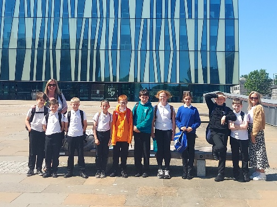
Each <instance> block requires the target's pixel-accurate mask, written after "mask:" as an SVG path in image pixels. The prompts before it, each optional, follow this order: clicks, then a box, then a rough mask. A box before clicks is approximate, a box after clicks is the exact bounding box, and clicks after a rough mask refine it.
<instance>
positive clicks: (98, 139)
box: [93, 100, 113, 178]
mask: <svg viewBox="0 0 277 207" xmlns="http://www.w3.org/2000/svg"><path fill="white" fill-rule="evenodd" d="M100 107H101V109H102V112H98V113H96V114H95V115H94V117H93V134H94V139H95V144H96V159H95V162H96V170H97V171H96V174H95V177H96V178H105V177H106V167H107V161H108V156H109V145H110V144H111V125H112V120H113V119H112V115H111V114H110V113H109V112H108V110H109V108H110V104H109V101H108V100H102V101H101V106H100Z"/></svg>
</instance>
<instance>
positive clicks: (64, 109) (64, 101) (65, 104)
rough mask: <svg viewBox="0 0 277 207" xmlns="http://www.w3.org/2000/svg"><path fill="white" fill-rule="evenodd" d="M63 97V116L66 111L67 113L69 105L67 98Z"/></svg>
mask: <svg viewBox="0 0 277 207" xmlns="http://www.w3.org/2000/svg"><path fill="white" fill-rule="evenodd" d="M61 96H62V99H63V101H62V102H63V105H62V111H61V113H62V114H64V113H65V112H66V111H67V108H68V107H67V103H66V100H65V97H64V95H63V94H62V93H61Z"/></svg>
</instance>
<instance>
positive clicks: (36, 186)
mask: <svg viewBox="0 0 277 207" xmlns="http://www.w3.org/2000/svg"><path fill="white" fill-rule="evenodd" d="M47 186H48V184H47V185H41V184H40V183H28V184H22V183H14V182H5V183H0V192H10V193H12V192H15V193H26V192H27V193H31V192H32V193H40V192H42V191H43V190H44V189H45V188H46V187H47Z"/></svg>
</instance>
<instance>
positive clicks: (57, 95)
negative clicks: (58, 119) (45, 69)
mask: <svg viewBox="0 0 277 207" xmlns="http://www.w3.org/2000/svg"><path fill="white" fill-rule="evenodd" d="M44 93H45V94H46V95H47V97H48V101H50V100H52V99H57V100H58V102H59V108H58V112H60V113H62V114H65V113H66V112H67V103H66V100H65V97H64V95H63V94H62V93H61V91H60V88H59V85H58V82H57V81H56V80H55V79H50V80H48V81H47V83H46V86H45V90H44ZM48 101H47V103H48Z"/></svg>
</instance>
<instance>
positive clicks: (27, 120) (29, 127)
mask: <svg viewBox="0 0 277 207" xmlns="http://www.w3.org/2000/svg"><path fill="white" fill-rule="evenodd" d="M28 114H29V113H28ZM28 114H27V116H26V118H25V125H26V127H27V129H28V131H29V132H30V131H31V130H32V129H31V124H30V122H29V120H30V116H28Z"/></svg>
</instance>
